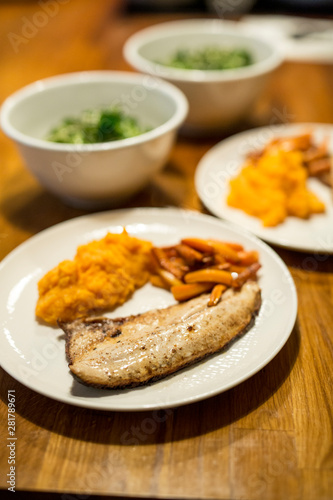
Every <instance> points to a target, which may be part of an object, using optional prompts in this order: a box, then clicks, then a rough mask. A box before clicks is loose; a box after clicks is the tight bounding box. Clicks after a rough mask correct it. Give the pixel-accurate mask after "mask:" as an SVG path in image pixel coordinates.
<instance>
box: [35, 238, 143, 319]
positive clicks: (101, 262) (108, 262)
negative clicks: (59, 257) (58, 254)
mask: <svg viewBox="0 0 333 500" xmlns="http://www.w3.org/2000/svg"><path fill="white" fill-rule="evenodd" d="M151 248H152V244H151V243H150V242H148V241H144V240H140V239H138V238H135V237H131V236H129V235H128V234H127V232H126V231H125V230H124V231H123V233H122V234H111V233H108V234H107V235H106V236H105V237H104V238H103V239H101V240H99V241H92V242H91V243H88V244H87V245H82V246H79V247H78V249H77V253H76V255H75V257H74V259H73V260H64V261H63V262H60V264H59V265H58V266H57V267H55V268H54V269H52V270H51V271H49V272H48V273H47V274H46V275H45V276H44V277H43V278H42V279H41V280H40V281H39V283H38V291H39V298H38V301H37V306H36V316H37V317H38V318H40V319H42V320H44V321H46V322H47V323H51V324H53V325H55V324H57V320H58V319H59V320H61V321H71V320H73V319H75V318H79V317H83V316H86V315H88V314H89V313H91V312H93V311H98V310H102V309H111V308H114V307H116V306H118V305H120V304H123V303H124V302H125V301H126V300H127V299H128V298H129V297H130V295H131V294H132V293H133V292H134V291H135V290H136V289H137V288H139V287H141V286H143V285H144V284H145V283H146V282H147V281H148V279H149V276H150V273H149V269H148V267H149V262H150V250H151Z"/></svg>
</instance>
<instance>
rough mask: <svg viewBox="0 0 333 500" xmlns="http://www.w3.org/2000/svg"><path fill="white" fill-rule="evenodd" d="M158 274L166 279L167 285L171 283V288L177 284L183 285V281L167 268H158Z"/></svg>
mask: <svg viewBox="0 0 333 500" xmlns="http://www.w3.org/2000/svg"><path fill="white" fill-rule="evenodd" d="M158 274H159V276H160V277H161V278H162V280H164V281H165V283H166V284H167V285H169V288H170V287H172V286H175V285H181V284H182V283H183V282H182V281H181V280H179V279H178V278H176V276H174V275H173V274H172V273H170V272H169V271H166V269H162V268H160V269H158Z"/></svg>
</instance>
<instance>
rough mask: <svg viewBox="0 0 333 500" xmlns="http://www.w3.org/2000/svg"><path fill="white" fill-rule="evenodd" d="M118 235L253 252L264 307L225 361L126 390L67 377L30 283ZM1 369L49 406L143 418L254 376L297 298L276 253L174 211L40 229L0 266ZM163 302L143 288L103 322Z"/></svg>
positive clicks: (60, 348) (287, 327)
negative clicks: (210, 242)
mask: <svg viewBox="0 0 333 500" xmlns="http://www.w3.org/2000/svg"><path fill="white" fill-rule="evenodd" d="M123 226H125V227H126V229H127V231H128V232H129V233H130V234H132V235H135V236H137V237H139V238H142V239H147V240H150V241H152V242H153V243H154V244H155V245H168V244H170V245H171V244H174V243H176V242H178V241H179V240H180V239H181V238H183V237H185V236H200V237H203V238H208V237H215V238H220V239H226V240H229V241H238V242H240V243H242V244H244V246H245V247H246V248H248V249H255V250H258V251H259V253H260V261H261V264H262V269H261V270H260V271H259V272H260V279H259V284H260V286H261V287H262V295H263V304H262V307H261V310H260V313H259V316H258V317H257V319H256V322H255V325H254V326H253V328H252V329H251V330H250V331H249V332H247V333H246V334H245V335H244V336H243V337H242V338H240V339H239V340H238V341H237V342H235V343H234V344H233V345H232V346H231V347H230V348H229V349H228V350H227V351H226V352H224V353H222V354H218V355H214V356H211V357H210V358H208V359H206V360H205V361H203V362H200V363H198V364H196V365H194V366H192V367H190V368H187V369H184V370H182V371H180V372H178V373H177V374H175V375H173V376H171V377H168V378H166V379H164V380H161V381H159V382H155V383H153V384H151V385H147V386H144V387H139V388H135V389H130V390H104V389H95V388H91V387H86V386H84V385H82V384H80V383H79V382H77V381H75V380H74V378H73V377H72V375H71V373H70V371H69V369H68V366H67V362H66V359H65V341H64V338H63V335H62V333H63V332H62V331H61V330H60V329H59V328H52V327H49V326H46V325H42V324H40V323H38V322H37V321H36V319H35V316H34V310H35V305H36V301H37V282H38V280H39V279H40V278H41V277H42V276H43V275H44V274H45V273H46V272H47V271H48V270H50V269H51V268H53V267H54V266H56V265H57V264H58V263H59V262H60V261H62V260H64V259H72V258H73V257H74V255H75V253H76V248H77V246H78V245H80V244H84V243H88V242H89V241H91V240H94V239H100V238H102V237H103V236H104V235H105V234H106V233H107V231H110V232H114V233H119V232H121V231H122V228H123ZM0 282H1V289H0V318H1V319H0V321H1V332H0V335H1V346H2V348H1V354H0V359H1V364H2V367H3V368H4V369H5V370H6V371H7V372H8V373H9V374H10V375H11V376H12V377H14V378H15V379H17V380H18V381H19V382H21V383H22V384H24V385H26V386H28V387H30V388H31V389H33V390H34V391H36V392H38V393H41V394H43V395H45V396H48V397H50V398H53V399H56V400H58V401H62V402H64V403H70V404H73V405H77V406H82V407H87V408H94V409H99V410H119V411H129V410H147V409H160V408H169V407H174V406H179V405H183V404H186V403H192V402H194V401H199V400H202V399H204V398H207V397H210V396H213V395H215V394H218V393H220V392H222V391H225V390H227V389H229V388H231V387H233V386H235V385H236V384H239V383H240V382H242V381H243V380H246V379H247V378H248V377H250V376H251V375H253V374H254V373H256V372H258V370H260V369H261V368H262V367H263V366H265V365H266V364H267V363H268V362H269V361H270V360H271V359H272V358H273V357H274V356H275V355H276V354H277V353H278V351H279V350H280V349H281V348H282V346H283V345H284V344H285V342H286V341H287V339H288V337H289V335H290V333H291V331H292V328H293V325H294V322H295V319H296V314H297V296H296V291H295V287H294V283H293V280H292V278H291V275H290V274H289V271H288V269H287V268H286V266H285V264H284V263H283V262H282V261H281V259H280V258H279V257H278V256H277V254H276V253H275V252H274V251H273V250H271V249H270V248H269V247H268V246H267V245H266V244H265V243H263V242H262V241H260V240H259V239H257V238H256V237H255V236H252V235H250V234H247V233H246V232H243V231H242V230H240V229H234V228H233V227H230V225H229V224H225V223H223V222H221V221H220V220H218V219H216V218H214V217H211V216H207V215H202V214H199V213H195V212H190V211H182V210H178V209H150V208H146V209H130V210H120V211H110V212H103V213H96V214H92V215H88V216H84V217H79V218H76V219H72V220H70V221H67V222H65V223H62V224H59V225H57V226H54V227H52V228H49V229H47V230H45V231H43V232H41V233H39V234H38V235H36V236H34V237H32V238H30V239H29V240H28V241H26V242H25V243H23V244H22V245H20V246H19V247H18V248H17V249H15V250H14V251H13V252H12V253H11V254H10V255H9V256H7V257H6V258H5V259H4V260H3V262H2V263H1V265H0ZM172 303H174V301H173V298H172V296H171V294H170V293H169V292H167V291H165V290H161V289H158V288H153V287H152V286H151V285H150V284H147V285H146V286H144V287H143V288H142V289H140V290H138V291H137V292H135V294H134V296H133V297H132V298H131V299H130V300H129V301H128V302H126V303H125V304H124V305H123V306H121V307H119V308H117V310H116V311H114V312H113V314H110V315H109V316H110V317H112V315H114V316H121V315H128V314H135V313H139V312H143V311H146V310H149V309H152V308H157V307H165V306H167V305H169V304H172Z"/></svg>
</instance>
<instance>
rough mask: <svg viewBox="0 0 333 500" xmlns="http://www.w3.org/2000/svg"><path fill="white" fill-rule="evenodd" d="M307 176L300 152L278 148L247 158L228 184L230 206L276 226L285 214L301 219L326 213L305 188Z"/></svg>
mask: <svg viewBox="0 0 333 500" xmlns="http://www.w3.org/2000/svg"><path fill="white" fill-rule="evenodd" d="M307 177H308V173H307V170H306V168H305V167H304V165H303V156H302V153H301V151H287V150H283V149H281V148H279V147H273V148H270V149H269V150H265V151H264V152H263V154H262V155H261V156H260V157H259V158H255V157H252V158H251V157H249V158H247V160H246V163H245V165H244V167H243V169H242V170H241V172H240V173H239V174H238V176H237V177H235V178H234V179H232V180H231V181H230V192H229V195H228V198H227V203H228V205H229V206H231V207H234V208H239V209H241V210H244V212H246V213H247V214H249V215H253V216H255V217H259V218H260V219H261V220H262V223H263V225H264V226H276V225H278V224H280V223H281V222H283V221H284V220H285V218H286V217H287V216H288V215H294V216H296V217H300V218H302V219H306V218H308V217H309V216H310V215H311V214H314V213H320V212H324V211H325V205H324V204H323V203H322V202H321V201H320V200H319V199H318V198H317V196H316V195H315V194H314V193H312V192H311V191H309V190H308V188H307V186H306V181H307Z"/></svg>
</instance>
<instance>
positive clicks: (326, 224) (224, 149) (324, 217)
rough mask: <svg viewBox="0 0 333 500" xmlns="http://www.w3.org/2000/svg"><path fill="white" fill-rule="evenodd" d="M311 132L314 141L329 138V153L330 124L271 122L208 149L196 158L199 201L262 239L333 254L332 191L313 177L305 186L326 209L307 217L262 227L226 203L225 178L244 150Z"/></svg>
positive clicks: (331, 144) (234, 169) (239, 163)
mask: <svg viewBox="0 0 333 500" xmlns="http://www.w3.org/2000/svg"><path fill="white" fill-rule="evenodd" d="M309 130H310V131H311V132H312V133H313V135H314V138H315V140H316V141H320V140H321V139H322V138H324V137H329V147H330V150H331V151H332V152H333V126H332V125H322V124H313V123H312V124H311V123H309V124H294V125H273V126H269V127H262V128H257V129H253V130H250V131H246V132H242V133H240V134H237V135H234V136H232V137H230V138H228V139H226V140H224V141H222V142H220V143H219V144H217V145H216V146H214V147H213V148H212V149H211V150H209V151H208V152H207V153H206V154H205V155H204V156H203V157H202V159H201V160H200V162H199V164H198V167H197V169H196V174H195V186H196V190H197V193H198V195H199V197H200V199H201V201H202V202H203V204H204V205H205V206H206V207H207V208H208V209H209V210H210V212H212V213H213V214H214V215H216V216H217V217H221V218H222V219H225V220H227V221H230V222H233V223H235V224H238V225H239V226H242V227H244V228H246V229H247V230H248V231H251V232H252V233H253V234H255V235H257V236H259V237H260V238H262V239H263V240H265V241H267V242H269V243H273V244H275V245H279V246H282V247H286V248H291V249H294V250H299V251H304V252H315V253H333V203H332V190H331V189H330V188H329V187H328V186H326V185H324V184H323V183H322V182H320V181H319V180H317V179H309V180H308V186H309V188H310V189H311V190H312V191H313V192H314V193H316V194H317V195H318V197H319V198H320V199H321V200H322V201H323V202H324V203H325V205H326V212H325V213H324V214H316V215H313V216H311V217H310V218H309V219H308V220H303V219H299V218H297V217H288V218H287V219H286V220H285V221H284V222H283V223H281V224H279V225H278V226H276V227H263V226H262V223H261V221H260V220H259V219H257V218H256V217H252V216H250V215H247V214H246V213H245V212H243V211H242V210H237V209H235V208H232V207H229V206H228V205H227V203H226V198H227V194H228V191H229V181H230V179H231V178H232V177H235V175H237V173H238V171H239V170H240V168H241V167H242V165H243V163H244V158H245V155H246V153H248V152H249V151H255V150H260V149H262V148H263V147H264V146H265V145H266V144H267V143H268V142H269V141H270V140H271V139H273V138H274V137H280V136H289V135H297V134H299V133H302V132H306V131H309Z"/></svg>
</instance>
